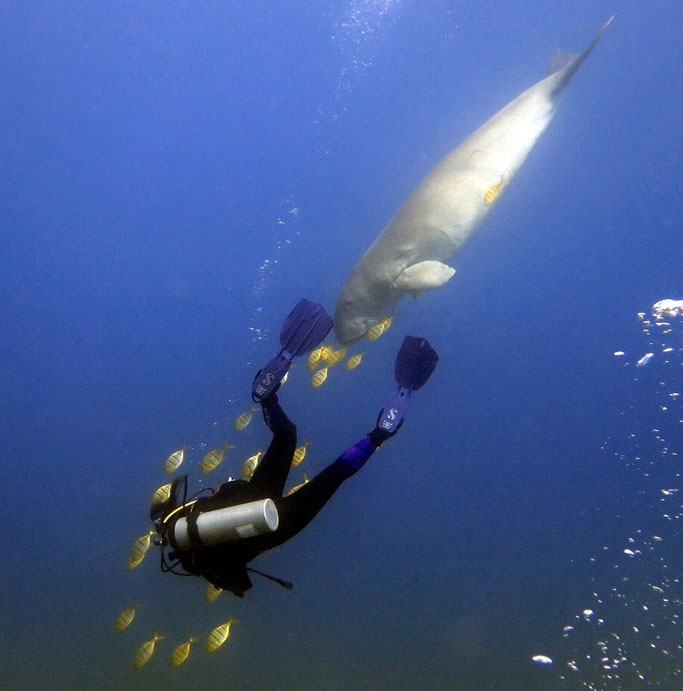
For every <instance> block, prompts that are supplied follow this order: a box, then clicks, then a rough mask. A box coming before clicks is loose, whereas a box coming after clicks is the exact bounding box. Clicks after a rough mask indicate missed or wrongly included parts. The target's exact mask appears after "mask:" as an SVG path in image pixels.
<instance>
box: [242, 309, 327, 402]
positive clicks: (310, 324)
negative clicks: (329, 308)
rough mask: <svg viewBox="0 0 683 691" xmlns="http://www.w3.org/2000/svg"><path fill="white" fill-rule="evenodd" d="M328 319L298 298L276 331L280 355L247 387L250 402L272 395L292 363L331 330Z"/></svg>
mask: <svg viewBox="0 0 683 691" xmlns="http://www.w3.org/2000/svg"><path fill="white" fill-rule="evenodd" d="M332 325H333V322H332V318H331V317H330V315H329V314H327V312H325V308H324V307H323V306H322V305H319V304H317V303H316V302H311V300H307V299H306V298H302V299H301V300H299V302H298V303H297V304H296V306H295V307H294V309H293V310H292V311H291V312H290V314H289V316H288V317H287V319H285V323H284V324H283V325H282V329H281V331H280V346H281V349H280V352H279V353H278V354H277V355H275V356H274V357H273V358H271V360H270V362H268V364H267V365H266V366H265V367H264V368H263V369H262V370H259V372H258V374H257V375H256V378H255V379H254V383H253V385H252V387H251V397H252V398H253V400H254V401H262V400H263V399H265V398H268V397H269V396H270V395H271V394H273V393H275V391H277V390H278V388H279V387H280V384H281V383H282V380H283V378H284V376H285V375H286V374H287V372H289V368H290V367H291V366H292V360H293V359H294V358H295V357H297V356H299V355H305V354H306V353H308V352H309V351H311V350H313V348H316V347H317V346H319V345H320V344H321V343H322V341H323V339H324V338H325V336H327V334H328V333H329V332H330V330H331V329H332Z"/></svg>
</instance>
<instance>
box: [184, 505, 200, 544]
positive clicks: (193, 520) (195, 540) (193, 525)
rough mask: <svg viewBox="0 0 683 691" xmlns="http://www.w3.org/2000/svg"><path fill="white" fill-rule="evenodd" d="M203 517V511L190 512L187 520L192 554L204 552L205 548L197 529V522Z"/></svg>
mask: <svg viewBox="0 0 683 691" xmlns="http://www.w3.org/2000/svg"><path fill="white" fill-rule="evenodd" d="M201 515H202V512H201V511H190V513H189V514H188V515H187V516H186V518H185V520H186V521H187V536H188V537H189V538H190V550H191V551H192V554H199V553H201V552H203V551H204V547H205V545H204V543H203V542H202V539H201V537H199V529H198V528H197V520H198V519H199V517H200V516H201Z"/></svg>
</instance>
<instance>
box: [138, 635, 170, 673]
mask: <svg viewBox="0 0 683 691" xmlns="http://www.w3.org/2000/svg"><path fill="white" fill-rule="evenodd" d="M163 638H164V636H159V635H158V634H156V633H155V634H154V638H152V640H151V641H147V642H146V643H143V644H142V645H141V646H140V647H139V648H138V651H137V652H136V653H135V657H134V658H133V667H135V669H140V668H141V667H144V666H145V665H146V664H147V663H148V662H149V659H150V658H151V657H152V655H153V654H154V646H155V645H156V644H157V641H160V640H162V639H163Z"/></svg>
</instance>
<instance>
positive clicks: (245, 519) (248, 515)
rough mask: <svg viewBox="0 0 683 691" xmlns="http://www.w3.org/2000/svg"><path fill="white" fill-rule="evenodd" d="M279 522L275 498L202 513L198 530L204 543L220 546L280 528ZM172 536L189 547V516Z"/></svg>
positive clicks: (181, 546)
mask: <svg viewBox="0 0 683 691" xmlns="http://www.w3.org/2000/svg"><path fill="white" fill-rule="evenodd" d="M279 523H280V518H279V516H278V512H277V507H276V506H275V502H274V501H273V500H272V499H259V500H257V501H251V502H249V503H248V504H238V505H237V506H228V507H227V508H225V509H215V510H214V511H207V512H206V513H202V514H200V515H199V517H198V518H197V533H198V535H199V539H200V540H201V542H202V544H204V545H207V546H209V545H219V544H221V543H223V542H233V541H234V540H241V539H242V538H245V537H253V536H254V535H265V534H267V533H272V532H274V531H275V530H277V527H278V525H279ZM173 537H174V538H175V542H176V544H177V545H178V548H179V549H181V550H187V549H190V546H191V542H190V535H189V533H188V529H187V518H185V517H183V518H179V519H178V520H177V521H176V523H175V526H174V527H173Z"/></svg>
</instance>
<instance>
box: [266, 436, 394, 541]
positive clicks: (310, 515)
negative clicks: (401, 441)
mask: <svg viewBox="0 0 683 691" xmlns="http://www.w3.org/2000/svg"><path fill="white" fill-rule="evenodd" d="M390 436H392V434H390V433H388V432H385V431H384V430H380V429H374V430H373V431H372V432H370V434H369V435H368V436H367V437H365V438H363V439H361V440H360V441H359V442H358V443H357V444H354V445H353V446H352V447H350V448H349V449H347V450H346V451H344V453H343V454H342V455H341V456H339V458H337V460H336V461H334V463H332V464H331V465H329V466H327V468H325V469H324V470H323V471H322V472H321V473H319V474H318V475H316V476H315V477H314V478H313V479H312V480H311V481H310V482H307V483H306V484H305V485H304V486H303V487H300V488H299V489H298V490H297V491H296V492H294V493H293V494H290V495H289V496H287V497H282V498H281V499H275V504H276V506H277V510H278V514H279V516H280V525H279V527H278V529H277V530H276V531H275V533H273V535H272V536H268V537H269V539H268V542H269V543H270V544H268V546H267V547H266V548H265V549H270V548H271V547H275V546H277V545H280V544H282V543H283V542H285V541H286V540H289V538H290V537H293V536H294V535H296V534H297V533H298V532H299V531H301V530H303V528H305V527H306V526H307V525H308V524H309V523H310V522H311V521H312V520H313V519H314V518H315V516H316V515H317V514H318V512H319V511H320V509H322V508H323V506H325V504H326V503H327V502H328V501H329V500H330V498H331V497H332V495H333V494H334V493H335V492H336V491H337V489H338V488H339V486H340V485H341V484H342V483H343V482H344V480H347V479H348V478H350V477H351V476H352V475H355V474H356V473H357V472H358V471H359V470H360V469H361V468H362V467H363V466H364V465H365V463H366V461H367V460H368V459H369V458H370V456H372V454H373V453H374V452H375V451H376V450H377V449H378V448H379V447H380V445H381V444H382V442H384V441H385V440H386V439H388V438H389V437H390ZM271 541H272V542H271Z"/></svg>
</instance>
